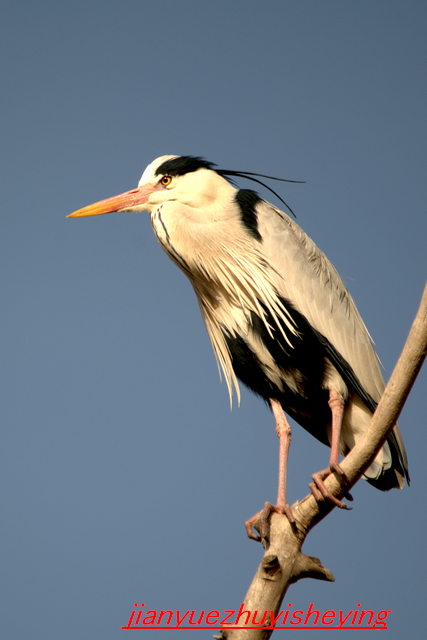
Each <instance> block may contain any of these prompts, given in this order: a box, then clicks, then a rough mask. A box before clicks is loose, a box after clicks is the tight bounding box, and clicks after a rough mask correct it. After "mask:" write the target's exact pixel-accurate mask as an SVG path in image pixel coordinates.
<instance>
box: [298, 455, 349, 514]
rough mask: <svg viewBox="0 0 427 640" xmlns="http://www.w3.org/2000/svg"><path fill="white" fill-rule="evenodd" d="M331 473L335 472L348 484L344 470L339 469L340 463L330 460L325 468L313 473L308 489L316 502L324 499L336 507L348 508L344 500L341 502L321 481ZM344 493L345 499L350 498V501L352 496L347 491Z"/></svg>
mask: <svg viewBox="0 0 427 640" xmlns="http://www.w3.org/2000/svg"><path fill="white" fill-rule="evenodd" d="M331 473H336V474H337V475H339V477H340V478H341V480H342V481H343V482H344V483H345V484H348V482H349V480H348V478H347V476H346V474H345V473H344V471H343V470H342V469H341V467H340V465H339V464H338V463H337V462H331V464H330V465H329V467H328V468H327V469H324V470H323V471H318V473H313V475H312V478H313V482H311V483H310V484H309V485H308V486H309V488H310V491H311V493H312V494H313V496H314V497H315V499H316V500H317V502H322V501H323V500H325V499H326V500H330V501H331V502H332V503H333V504H334V505H335V506H336V507H339V508H340V509H349V507H348V506H347V505H346V504H345V503H344V502H341V500H338V498H335V496H333V495H332V493H331V492H330V491H328V490H327V488H326V485H325V483H324V482H323V481H324V479H325V478H327V477H328V476H329V475H330V474H331ZM344 495H345V497H346V498H347V500H350V501H351V502H352V501H353V496H352V495H351V494H350V493H349V492H348V491H347V492H346V493H345V494H344Z"/></svg>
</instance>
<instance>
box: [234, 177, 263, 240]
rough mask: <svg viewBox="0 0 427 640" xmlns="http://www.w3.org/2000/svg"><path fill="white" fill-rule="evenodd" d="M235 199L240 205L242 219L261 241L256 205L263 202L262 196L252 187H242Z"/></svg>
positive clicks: (256, 238)
mask: <svg viewBox="0 0 427 640" xmlns="http://www.w3.org/2000/svg"><path fill="white" fill-rule="evenodd" d="M235 200H236V203H237V204H238V205H239V209H240V219H241V221H242V222H243V224H244V225H245V227H246V229H247V230H248V231H249V233H250V234H251V236H252V237H253V238H255V240H258V241H259V242H261V241H262V237H261V234H260V232H259V231H258V218H257V212H256V207H257V205H258V203H259V202H261V198H260V197H259V195H258V194H257V193H256V191H252V190H251V189H240V190H239V191H238V192H237V193H236V195H235Z"/></svg>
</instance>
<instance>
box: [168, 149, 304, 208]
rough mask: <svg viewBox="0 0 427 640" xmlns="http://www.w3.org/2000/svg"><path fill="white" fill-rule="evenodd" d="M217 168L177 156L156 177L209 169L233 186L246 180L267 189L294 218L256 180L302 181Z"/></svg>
mask: <svg viewBox="0 0 427 640" xmlns="http://www.w3.org/2000/svg"><path fill="white" fill-rule="evenodd" d="M217 166H218V165H216V164H215V163H214V162H208V161H207V160H205V159H204V158H201V157H200V156H178V157H177V158H172V159H171V160H166V161H165V162H163V163H162V164H161V165H160V166H159V167H157V170H156V175H163V174H165V173H168V174H169V175H172V176H182V175H184V174H186V173H191V172H193V171H197V170H198V169H211V170H212V171H216V172H217V173H218V175H220V176H222V177H224V178H226V179H228V180H229V182H231V183H233V184H234V185H236V182H235V181H234V180H233V178H246V179H247V180H252V181H253V182H257V183H258V184H261V185H262V186H263V187H265V188H266V189H268V191H270V192H271V193H272V194H273V195H275V196H276V198H278V199H279V200H280V202H282V203H283V204H284V205H285V207H286V208H287V209H288V211H290V212H291V213H292V215H293V216H294V218H296V215H295V213H294V212H293V211H292V209H291V208H290V206H289V205H288V204H286V202H285V201H284V200H283V198H281V197H280V196H279V194H278V193H276V192H275V191H274V189H272V188H271V187H269V186H268V185H267V184H265V182H262V181H261V180H258V179H257V178H267V179H268V180H279V181H280V182H293V183H294V184H303V183H304V181H303V180H286V179H285V178H275V177H274V176H266V175H264V174H263V173H251V172H250V171H231V170H230V171H228V170H226V169H215V168H214V167H217ZM254 176H256V177H254Z"/></svg>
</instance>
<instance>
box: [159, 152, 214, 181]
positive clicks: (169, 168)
mask: <svg viewBox="0 0 427 640" xmlns="http://www.w3.org/2000/svg"><path fill="white" fill-rule="evenodd" d="M214 167H216V164H214V163H213V162H208V161H207V160H205V159H204V158H200V157H199V156H178V158H172V159H171V160H165V162H163V163H162V164H161V165H160V166H159V167H157V169H156V176H160V175H162V176H163V175H165V174H167V175H169V176H183V175H185V174H186V173H192V172H193V171H197V170H198V169H212V170H214Z"/></svg>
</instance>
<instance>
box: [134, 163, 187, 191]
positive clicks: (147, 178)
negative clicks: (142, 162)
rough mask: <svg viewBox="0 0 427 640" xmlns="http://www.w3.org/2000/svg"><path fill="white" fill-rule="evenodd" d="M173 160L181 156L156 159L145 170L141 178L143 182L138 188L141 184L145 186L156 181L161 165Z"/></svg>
mask: <svg viewBox="0 0 427 640" xmlns="http://www.w3.org/2000/svg"><path fill="white" fill-rule="evenodd" d="M173 158H179V156H160V158H156V159H155V160H153V162H152V163H151V164H149V165H148V167H147V168H146V169H145V171H144V173H143V174H142V176H141V180H140V181H139V182H138V186H140V185H141V184H145V183H146V182H151V180H154V179H155V173H156V169H157V168H158V167H160V165H161V164H163V163H164V162H166V160H172V159H173Z"/></svg>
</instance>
